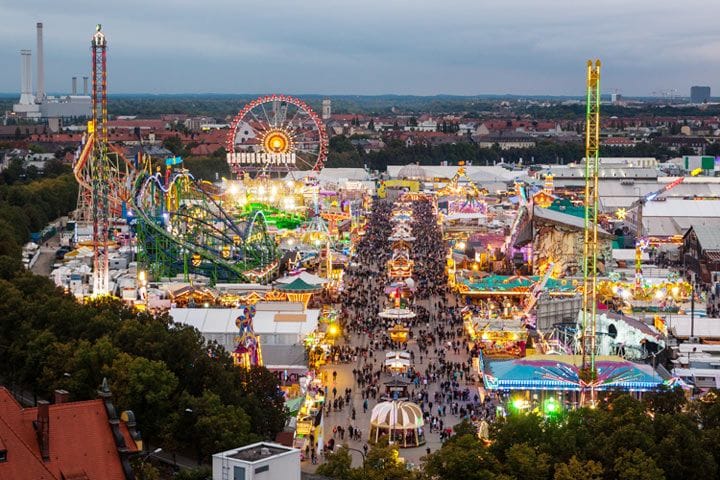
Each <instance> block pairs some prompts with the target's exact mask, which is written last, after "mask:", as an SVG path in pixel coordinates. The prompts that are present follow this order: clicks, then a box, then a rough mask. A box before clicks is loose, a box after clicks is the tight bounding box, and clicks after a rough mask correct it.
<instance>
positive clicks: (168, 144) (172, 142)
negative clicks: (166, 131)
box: [163, 135, 185, 155]
mask: <svg viewBox="0 0 720 480" xmlns="http://www.w3.org/2000/svg"><path fill="white" fill-rule="evenodd" d="M163 147H165V148H167V149H168V150H170V151H171V152H172V153H173V155H181V154H184V153H185V148H184V146H183V142H182V140H181V139H180V137H179V136H178V135H173V136H171V137H167V138H166V139H165V140H163Z"/></svg>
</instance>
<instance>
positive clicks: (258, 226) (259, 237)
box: [73, 25, 326, 295]
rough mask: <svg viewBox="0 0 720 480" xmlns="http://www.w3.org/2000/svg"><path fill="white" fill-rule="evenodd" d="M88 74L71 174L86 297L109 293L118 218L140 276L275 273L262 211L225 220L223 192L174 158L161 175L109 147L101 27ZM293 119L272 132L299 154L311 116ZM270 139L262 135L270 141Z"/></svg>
mask: <svg viewBox="0 0 720 480" xmlns="http://www.w3.org/2000/svg"><path fill="white" fill-rule="evenodd" d="M92 73H93V76H92V120H91V121H90V122H89V123H88V135H87V136H86V137H85V139H84V143H83V145H82V147H81V149H80V151H79V153H78V155H77V158H76V160H75V163H74V165H73V172H74V174H75V178H76V179H77V182H78V184H79V187H80V188H79V194H78V205H77V210H76V212H75V217H76V219H77V220H78V221H79V222H80V223H81V224H83V223H86V224H92V242H91V243H92V247H93V288H92V292H93V295H103V294H109V293H112V292H110V284H109V283H110V282H109V258H108V257H109V249H110V247H111V245H112V243H113V242H112V240H111V238H110V235H111V228H110V227H111V225H112V223H114V222H115V221H117V220H118V219H121V218H123V217H125V218H127V219H128V220H129V221H130V222H131V223H132V224H134V226H135V230H136V235H137V247H138V248H137V249H138V260H139V263H140V265H141V266H142V267H144V268H146V271H144V273H143V275H144V276H145V275H147V274H149V275H150V276H151V277H152V278H154V279H158V278H161V277H172V276H175V275H177V274H179V273H183V275H184V278H185V280H189V275H190V274H191V273H194V274H200V275H203V276H206V277H208V278H209V279H210V280H211V281H213V282H214V281H218V280H223V281H257V280H263V279H267V276H268V275H270V274H272V272H273V270H274V269H275V268H277V258H278V252H277V248H276V246H275V242H274V240H273V239H272V238H271V237H270V236H269V235H268V232H267V226H266V221H265V217H264V215H263V213H262V212H261V211H257V210H252V209H248V210H246V211H245V212H243V213H244V215H242V216H241V218H238V219H235V218H232V217H231V216H230V215H228V213H227V212H226V210H225V209H224V207H223V199H222V195H221V194H222V192H221V191H220V190H219V189H218V188H217V187H216V186H214V185H212V184H210V183H207V182H198V181H196V180H195V179H194V178H193V177H192V175H191V174H190V173H189V172H188V171H187V170H184V169H182V159H180V158H179V157H173V158H169V159H167V160H166V165H165V167H166V170H165V175H164V176H163V175H162V174H161V173H160V171H159V170H158V171H157V172H156V173H152V168H153V167H152V165H151V162H149V161H147V162H146V163H145V164H144V165H138V163H136V162H132V161H129V160H128V159H127V158H125V156H124V155H123V153H122V151H121V150H120V149H119V148H117V147H115V146H113V145H110V143H109V140H108V115H107V39H106V37H105V35H104V33H103V32H102V28H101V26H100V25H98V26H97V28H96V31H95V33H94V35H93V36H92ZM276 100H277V101H280V102H281V103H280V106H281V107H282V108H283V109H284V110H283V111H285V112H287V109H285V107H284V106H283V105H285V103H283V102H286V103H287V99H285V97H282V98H278V99H276ZM273 101H275V100H273ZM292 102H293V101H292V100H290V103H292ZM303 106H304V104H301V105H300V108H304V107H303ZM276 111H277V110H276ZM278 112H279V111H278ZM295 116H296V117H297V118H298V120H297V121H295V120H291V121H290V122H287V123H283V122H279V118H280V117H279V116H276V119H278V121H277V122H276V127H277V128H279V129H282V128H283V125H285V126H286V127H287V129H289V130H288V131H292V132H293V136H292V137H291V138H292V139H295V140H296V141H297V142H296V144H295V146H294V147H293V149H297V151H298V152H300V151H305V150H306V147H307V145H309V144H310V143H311V141H310V140H309V138H310V137H309V134H308V132H307V128H309V127H307V125H308V122H314V120H313V118H314V117H313V116H312V115H308V114H307V113H305V114H303V113H302V112H296V114H295ZM291 127H294V128H295V129H294V130H293V129H291ZM306 127H307V128H306ZM296 130H297V131H296ZM318 138H319V139H320V141H319V145H320V147H319V148H318V149H317V150H318V152H319V154H320V156H319V157H318V161H320V160H321V159H322V158H324V156H323V155H324V152H325V148H326V147H325V143H326V142H325V143H323V141H322V140H323V139H324V130H322V134H321V135H319V136H318ZM271 140H272V139H271V138H268V142H270V143H273V141H271ZM293 151H295V150H293ZM145 278H147V277H145Z"/></svg>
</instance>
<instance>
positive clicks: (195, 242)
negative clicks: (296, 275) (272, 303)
mask: <svg viewBox="0 0 720 480" xmlns="http://www.w3.org/2000/svg"><path fill="white" fill-rule="evenodd" d="M180 165H181V164H180V162H168V164H167V165H166V174H165V176H163V175H161V173H160V172H156V173H155V174H153V175H151V174H149V173H148V172H146V171H143V172H141V173H140V174H139V175H138V176H137V179H136V186H135V193H134V196H133V197H132V208H133V214H134V215H135V216H136V232H137V242H138V260H139V262H140V263H141V264H142V265H143V266H145V268H147V270H148V272H149V273H150V274H151V275H152V276H153V277H154V278H163V277H174V276H175V275H178V274H180V273H182V274H183V276H184V279H185V281H188V280H189V276H190V274H191V273H194V274H199V275H203V276H205V277H208V278H209V279H211V281H213V282H217V281H225V282H233V281H250V280H253V281H254V280H259V279H260V280H261V279H264V278H266V277H267V276H268V275H269V274H270V273H271V272H272V271H273V270H274V269H275V268H277V257H278V254H277V248H276V246H275V242H274V240H273V239H272V238H271V237H270V236H269V234H268V232H267V225H266V222H265V217H264V215H263V214H262V212H255V213H254V214H253V215H252V216H250V217H248V218H247V219H244V221H242V222H237V221H236V220H235V219H233V218H231V216H230V215H229V214H228V213H227V212H226V211H225V209H224V208H223V206H222V204H221V201H220V200H218V199H216V198H215V196H214V195H213V194H212V193H209V192H208V190H210V191H211V189H209V188H208V186H207V185H206V184H205V183H203V182H198V181H197V180H195V179H194V178H193V176H192V175H191V174H190V173H189V172H188V171H187V170H185V169H182V168H180Z"/></svg>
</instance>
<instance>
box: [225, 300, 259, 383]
mask: <svg viewBox="0 0 720 480" xmlns="http://www.w3.org/2000/svg"><path fill="white" fill-rule="evenodd" d="M254 318H255V305H249V306H245V307H242V313H241V314H240V316H239V317H237V318H236V319H235V325H236V326H237V327H238V329H239V330H240V332H239V335H238V336H237V337H236V338H235V341H236V343H237V347H236V348H235V350H234V351H233V353H232V357H233V360H234V363H235V365H238V366H240V367H242V368H245V369H249V368H250V367H258V366H262V365H263V359H262V348H261V346H260V337H258V336H257V335H256V334H255V330H254V329H253V319H254Z"/></svg>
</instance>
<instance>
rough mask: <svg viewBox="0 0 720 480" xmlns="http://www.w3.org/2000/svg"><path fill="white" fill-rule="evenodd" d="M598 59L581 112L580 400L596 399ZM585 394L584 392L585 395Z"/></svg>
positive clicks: (589, 67) (589, 75) (589, 66)
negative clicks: (582, 196)
mask: <svg viewBox="0 0 720 480" xmlns="http://www.w3.org/2000/svg"><path fill="white" fill-rule="evenodd" d="M600 65H601V63H600V60H595V61H594V62H593V61H592V60H588V61H587V91H586V114H585V197H584V206H585V222H584V229H583V263H582V266H583V288H582V310H581V312H582V335H581V341H580V346H581V350H582V369H581V378H582V380H583V382H584V383H583V384H584V385H586V386H587V387H589V388H588V389H587V390H586V389H583V391H582V401H581V403H587V404H589V405H591V406H594V405H595V402H596V391H595V388H594V386H593V385H594V382H595V380H596V378H597V370H596V368H595V354H596V347H595V341H596V328H597V327H596V317H597V272H598V270H597V260H598V253H599V243H598V206H599V201H598V193H599V192H598V168H599V164H600ZM588 393H589V395H586V394H588Z"/></svg>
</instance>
